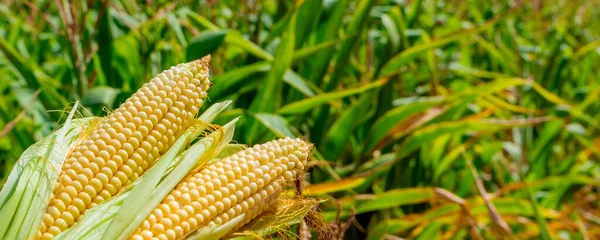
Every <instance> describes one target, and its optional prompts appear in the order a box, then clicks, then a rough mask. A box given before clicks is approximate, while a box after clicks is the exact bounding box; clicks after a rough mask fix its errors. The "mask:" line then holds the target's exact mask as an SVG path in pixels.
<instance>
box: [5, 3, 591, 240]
mask: <svg viewBox="0 0 600 240" xmlns="http://www.w3.org/2000/svg"><path fill="white" fill-rule="evenodd" d="M207 54H210V55H211V56H212V61H211V64H210V66H209V68H210V72H211V81H212V88H211V90H210V91H209V92H208V99H207V100H206V102H207V103H208V104H205V105H204V106H203V109H206V108H207V107H208V106H209V105H211V104H214V103H217V102H222V101H225V100H233V103H232V104H231V105H229V107H228V108H227V109H226V110H225V111H223V113H221V114H220V115H219V117H218V118H217V119H216V120H215V123H218V124H224V123H226V122H229V121H231V120H233V119H235V118H236V117H239V116H241V119H240V120H239V122H238V124H237V129H236V132H235V135H234V137H233V139H234V140H235V141H236V142H238V143H242V144H248V145H250V144H256V143H263V142H267V141H270V140H273V139H275V138H279V137H286V136H289V137H303V138H305V139H307V140H308V141H310V142H312V143H314V144H315V145H314V148H313V153H314V156H313V159H314V160H313V161H312V162H311V165H312V166H311V168H310V169H309V170H308V173H309V175H308V176H307V178H306V181H305V184H304V188H303V193H304V195H306V196H312V197H317V198H320V199H322V200H323V201H322V203H321V206H320V208H319V209H320V213H321V215H322V216H323V218H324V219H325V220H326V222H327V223H328V224H330V225H331V229H332V230H333V231H336V232H338V233H339V234H340V235H342V236H343V238H344V239H399V238H398V237H400V238H402V239H600V210H599V209H600V114H598V112H599V111H600V101H597V99H599V98H600V71H599V70H600V3H598V2H597V1H595V0H581V1H567V0H550V1H543V0H532V1H520V0H515V1H484V0H467V1H456V0H452V1H434V0H378V1H375V0H360V1H359V0H354V1H351V0H348V1H344V0H303V1H302V0H296V1H290V0H264V1H257V0H245V1H232V0H223V1H214V0H209V1H186V0H182V1H160V0H157V1H140V2H137V1H131V0H113V1H108V0H103V1H67V0H62V1H61V0H56V1H44V0H31V1H23V0H4V1H3V2H2V3H0V92H1V93H2V95H1V98H0V179H4V180H0V186H1V185H2V184H3V183H4V181H5V178H6V176H7V175H8V173H9V172H10V171H11V169H12V166H13V165H14V164H15V162H16V160H17V159H18V158H19V156H20V155H21V154H22V153H23V151H24V150H25V149H27V148H28V147H29V146H30V145H32V144H33V143H35V142H37V141H39V140H40V139H42V138H43V137H45V136H47V135H48V134H50V133H51V132H52V131H53V130H54V129H57V128H58V127H59V126H60V125H61V124H63V123H64V120H65V118H66V114H65V112H66V111H68V110H69V109H70V108H71V107H72V106H73V104H74V103H75V101H79V102H80V103H81V104H82V105H83V106H84V107H85V110H82V111H81V114H82V115H83V116H105V115H107V112H110V111H112V110H114V109H115V108H116V107H118V106H119V105H120V104H121V103H123V102H124V101H125V99H127V98H128V97H129V96H131V95H132V93H134V92H135V91H137V89H138V88H140V87H141V86H142V84H144V83H146V82H147V81H148V80H149V79H151V78H152V77H153V76H155V75H156V74H158V73H160V72H161V71H163V70H164V69H168V68H169V67H170V66H173V65H176V64H178V63H181V62H187V61H191V60H195V59H199V58H201V57H203V56H205V55H207ZM303 237H307V236H306V235H304V236H303ZM313 238H317V235H316V234H315V235H313Z"/></svg>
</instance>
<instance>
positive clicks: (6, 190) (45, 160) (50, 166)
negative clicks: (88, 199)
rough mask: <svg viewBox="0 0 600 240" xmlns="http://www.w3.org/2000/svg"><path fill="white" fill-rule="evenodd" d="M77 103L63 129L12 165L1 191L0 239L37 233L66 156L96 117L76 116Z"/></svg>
mask: <svg viewBox="0 0 600 240" xmlns="http://www.w3.org/2000/svg"><path fill="white" fill-rule="evenodd" d="M78 106H79V103H78V102H77V103H75V106H74V107H73V109H72V110H71V112H70V113H69V116H68V117H67V120H66V122H65V124H64V125H63V127H62V128H60V129H59V130H57V131H54V132H53V133H51V134H50V135H49V136H47V137H46V138H44V139H43V140H41V141H39V142H37V143H35V144H33V145H32V146H31V147H29V148H28V149H27V150H26V151H25V152H24V153H23V154H22V155H21V157H20V159H19V160H18V162H17V164H16V165H15V166H14V167H13V170H12V171H11V173H10V175H9V176H8V180H7V182H6V184H5V185H4V187H3V188H2V191H0V216H2V218H0V239H28V238H31V237H33V236H34V235H35V233H36V232H37V229H38V226H39V224H41V219H42V214H43V212H44V210H45V208H46V206H47V205H48V202H49V200H50V196H51V194H52V190H53V189H54V184H55V183H56V181H57V179H58V174H57V173H58V171H60V169H61V168H62V165H63V163H64V161H65V159H66V157H65V156H66V155H67V153H68V151H69V150H70V149H71V147H72V143H74V142H75V141H76V140H77V139H78V137H79V136H80V134H81V133H82V132H83V131H84V130H85V129H86V128H87V127H88V126H89V125H88V124H89V123H90V122H91V121H92V120H94V119H95V118H81V119H73V116H74V114H75V112H76V111H77V108H78Z"/></svg>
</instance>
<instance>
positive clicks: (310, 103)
mask: <svg viewBox="0 0 600 240" xmlns="http://www.w3.org/2000/svg"><path fill="white" fill-rule="evenodd" d="M386 82H387V79H380V80H378V81H375V82H372V83H369V84H367V85H364V86H362V87H357V88H351V89H347V90H343V91H338V92H330V93H324V94H320V95H316V96H315V97H311V98H307V99H303V100H300V101H296V102H293V103H290V104H288V105H285V106H283V107H281V108H280V109H279V111H278V112H279V114H282V115H291V114H299V113H304V112H307V111H309V110H310V109H312V108H314V107H317V106H319V105H322V104H325V103H327V102H329V101H333V100H337V99H341V98H344V97H347V96H351V95H355V94H358V93H363V92H366V91H368V90H370V89H373V88H377V87H381V86H383V84H385V83H386Z"/></svg>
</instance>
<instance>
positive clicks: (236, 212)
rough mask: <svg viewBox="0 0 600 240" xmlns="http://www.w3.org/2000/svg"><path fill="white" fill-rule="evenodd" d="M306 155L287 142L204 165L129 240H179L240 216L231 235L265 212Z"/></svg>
mask: <svg viewBox="0 0 600 240" xmlns="http://www.w3.org/2000/svg"><path fill="white" fill-rule="evenodd" d="M309 155H310V145H309V144H308V143H306V142H305V141H303V140H300V139H289V138H286V139H280V140H276V141H271V142H268V143H265V144H262V145H256V146H254V147H252V148H249V149H246V150H244V151H240V152H238V153H236V154H233V155H231V156H229V157H226V158H224V159H222V160H221V161H217V162H215V163H213V164H211V165H208V166H206V167H205V168H202V169H201V170H199V171H198V172H196V173H194V174H192V175H190V176H189V177H187V178H186V179H185V180H183V181H182V182H181V183H179V184H178V185H177V186H176V187H175V188H174V189H173V190H172V191H171V192H170V193H169V195H167V196H166V197H165V198H164V199H163V201H162V202H161V203H160V204H159V205H158V206H157V207H156V208H155V209H154V211H153V212H152V213H151V214H150V215H149V216H148V217H147V218H146V220H144V221H143V222H142V224H141V226H140V227H139V228H138V229H137V230H136V231H135V232H134V234H133V235H132V236H131V238H130V239H153V238H157V239H178V238H182V237H186V236H190V235H191V234H194V232H196V231H197V230H199V229H201V228H204V227H209V226H210V227H211V228H214V227H220V226H223V225H224V224H226V223H228V222H229V221H230V220H232V219H236V218H237V217H239V216H241V215H242V214H243V217H242V219H241V220H239V219H240V218H237V219H238V220H239V223H238V224H237V225H236V226H234V227H232V229H231V231H233V230H235V229H237V228H239V227H241V226H242V225H244V224H246V223H248V222H249V221H251V220H252V219H254V218H255V217H256V216H258V215H259V214H261V213H262V212H264V211H265V210H267V209H269V208H270V207H271V206H272V205H273V203H274V202H275V201H276V199H277V198H278V196H279V193H280V192H281V191H282V189H283V187H284V186H285V183H286V182H288V181H291V180H293V179H294V178H295V177H296V174H297V173H298V172H299V171H301V170H302V169H303V168H304V165H305V163H306V160H307V157H308V156H309ZM203 234H204V233H203ZM220 234H222V232H220ZM212 237H215V236H212ZM217 237H218V236H217Z"/></svg>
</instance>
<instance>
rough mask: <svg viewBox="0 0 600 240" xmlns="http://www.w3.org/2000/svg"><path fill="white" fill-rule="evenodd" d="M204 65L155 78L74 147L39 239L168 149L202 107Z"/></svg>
mask: <svg viewBox="0 0 600 240" xmlns="http://www.w3.org/2000/svg"><path fill="white" fill-rule="evenodd" d="M209 61H210V57H208V56H207V57H204V58H202V59H200V60H196V61H193V62H189V63H184V64H179V65H177V66H174V67H172V68H171V69H168V70H165V71H163V72H162V73H160V74H158V75H157V76H156V77H154V78H153V79H152V80H150V82H148V83H146V84H144V86H142V87H141V88H140V89H139V90H138V91H137V92H136V93H135V94H134V95H133V96H131V97H130V98H129V99H127V101H125V103H123V104H122V105H121V106H120V107H119V108H118V109H116V110H115V111H114V112H112V113H111V114H110V115H109V116H108V117H106V118H105V119H104V120H103V121H102V122H101V123H100V124H99V125H98V126H97V127H96V128H95V129H94V130H93V131H92V133H91V134H90V136H89V137H87V139H85V140H83V141H82V142H81V144H80V145H79V146H77V147H75V148H74V150H73V151H72V152H71V153H70V154H69V156H67V159H66V161H65V164H64V166H63V169H62V171H61V174H60V175H59V180H58V182H57V186H56V187H55V191H54V193H53V196H52V198H51V199H50V204H49V207H48V211H47V212H46V213H45V214H44V219H46V218H48V216H50V217H53V219H54V221H50V220H46V221H44V222H43V226H42V227H41V230H40V231H41V232H40V233H39V234H37V236H38V237H39V236H41V237H42V238H44V239H48V238H53V237H54V236H55V235H56V234H57V233H60V232H62V231H64V230H66V229H67V228H69V227H71V226H72V225H73V224H74V222H76V221H77V220H78V219H79V217H80V216H81V215H83V214H84V212H85V211H86V210H87V209H90V208H91V207H93V206H95V205H97V204H99V203H100V202H102V201H104V200H106V199H108V198H110V197H112V196H114V195H115V194H116V193H118V192H119V191H120V190H121V189H122V188H124V187H125V186H127V185H128V184H129V183H131V182H133V181H135V180H136V179H137V178H138V177H139V176H140V175H141V174H143V172H144V171H145V170H147V169H148V168H149V167H150V166H152V164H153V163H154V161H155V160H157V159H158V158H159V157H160V156H161V155H162V154H164V153H165V152H166V151H167V150H168V149H169V148H170V146H171V145H172V144H173V143H174V142H175V140H176V139H177V138H179V137H180V136H181V134H183V132H184V131H185V129H186V128H187V126H188V124H190V123H191V122H192V120H193V119H194V117H195V115H196V114H197V113H198V110H199V109H200V107H201V106H202V103H203V99H204V98H205V97H206V90H207V89H208V87H209V85H210V82H209V80H208V63H209ZM69 206H74V207H69ZM82 208H83V210H82ZM67 209H68V210H71V211H73V210H74V209H76V210H79V211H81V212H76V213H72V212H68V211H67ZM51 211H58V213H53V212H51ZM55 215H58V216H63V217H64V218H58V219H56V218H55V217H54V216H55ZM59 220H60V221H59ZM47 223H49V224H47ZM50 223H51V224H50ZM46 224H47V225H46ZM42 230H43V231H42Z"/></svg>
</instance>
